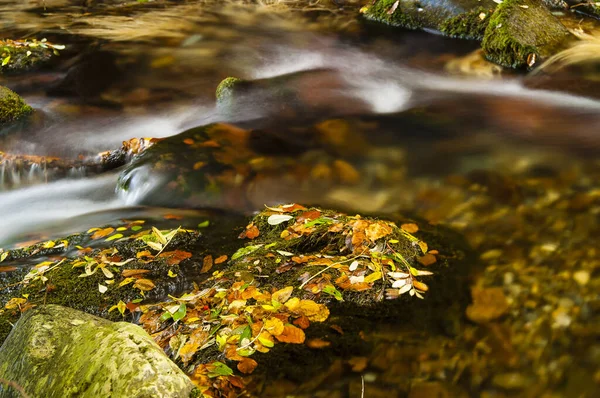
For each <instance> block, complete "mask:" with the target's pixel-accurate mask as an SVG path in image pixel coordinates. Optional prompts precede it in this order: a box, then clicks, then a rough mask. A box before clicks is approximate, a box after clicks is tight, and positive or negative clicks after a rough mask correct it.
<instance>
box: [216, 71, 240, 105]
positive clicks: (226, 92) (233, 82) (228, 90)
mask: <svg viewBox="0 0 600 398" xmlns="http://www.w3.org/2000/svg"><path fill="white" fill-rule="evenodd" d="M241 82H243V80H242V79H238V78H237V77H227V78H225V79H223V80H222V81H221V83H219V85H218V86H217V89H216V90H215V96H216V97H217V102H221V103H222V102H224V101H227V100H228V98H230V97H231V96H232V95H233V94H234V91H235V87H236V86H237V85H238V84H239V83H241Z"/></svg>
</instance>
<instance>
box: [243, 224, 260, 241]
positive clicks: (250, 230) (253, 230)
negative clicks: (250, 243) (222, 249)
mask: <svg viewBox="0 0 600 398" xmlns="http://www.w3.org/2000/svg"><path fill="white" fill-rule="evenodd" d="M258 235H260V231H259V230H258V227H257V226H256V225H254V224H250V225H248V226H247V227H246V230H244V232H242V233H241V234H240V236H239V238H240V239H245V238H248V239H254V238H257V237H258Z"/></svg>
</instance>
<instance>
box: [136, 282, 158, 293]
mask: <svg viewBox="0 0 600 398" xmlns="http://www.w3.org/2000/svg"><path fill="white" fill-rule="evenodd" d="M133 287H134V288H136V289H140V290H143V291H149V290H152V289H154V287H155V285H154V282H152V281H151V280H150V279H138V280H136V281H135V283H134V284H133Z"/></svg>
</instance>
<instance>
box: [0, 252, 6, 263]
mask: <svg viewBox="0 0 600 398" xmlns="http://www.w3.org/2000/svg"><path fill="white" fill-rule="evenodd" d="M6 257H8V252H4V253H2V254H0V263H1V262H2V261H4V260H6Z"/></svg>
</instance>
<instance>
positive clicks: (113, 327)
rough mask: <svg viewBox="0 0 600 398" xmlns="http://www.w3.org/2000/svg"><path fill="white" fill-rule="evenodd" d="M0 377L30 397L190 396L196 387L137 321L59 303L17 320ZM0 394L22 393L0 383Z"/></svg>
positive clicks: (2, 351) (1, 354)
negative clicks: (108, 317) (109, 317)
mask: <svg viewBox="0 0 600 398" xmlns="http://www.w3.org/2000/svg"><path fill="white" fill-rule="evenodd" d="M0 378H2V379H4V380H5V381H10V382H13V383H15V384H17V385H19V386H21V387H22V388H23V390H24V391H25V392H26V393H27V394H28V395H29V396H30V397H48V398H51V397H60V398H67V397H103V398H104V397H128V398H133V397H137V398H142V397H188V396H190V393H191V392H192V390H193V389H194V386H193V384H192V382H191V381H190V379H189V378H188V377H187V376H186V375H185V374H184V373H183V372H182V371H181V370H180V369H179V368H178V367H177V366H176V365H175V364H174V363H173V362H171V361H170V360H169V359H168V358H167V357H166V356H165V355H164V353H163V351H162V350H161V348H160V347H159V346H158V345H157V344H156V343H154V341H153V340H152V338H151V337H150V336H149V335H148V334H147V333H146V332H145V331H144V330H143V329H142V328H140V327H139V326H136V325H132V324H129V323H125V322H118V323H113V322H110V321H107V320H104V319H101V318H98V317H95V316H93V315H88V314H85V313H83V312H80V311H76V310H73V309H70V308H65V307H61V306H57V305H46V306H43V307H39V308H36V309H33V310H30V311H28V312H26V313H25V314H24V315H23V316H22V317H21V319H20V320H19V321H18V322H17V324H16V325H15V327H14V329H13V331H12V332H11V334H10V335H9V336H8V338H7V339H6V341H5V342H4V345H3V346H2V348H0ZM0 396H2V397H19V396H20V393H19V392H17V391H15V390H13V389H12V387H6V386H5V385H0Z"/></svg>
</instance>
